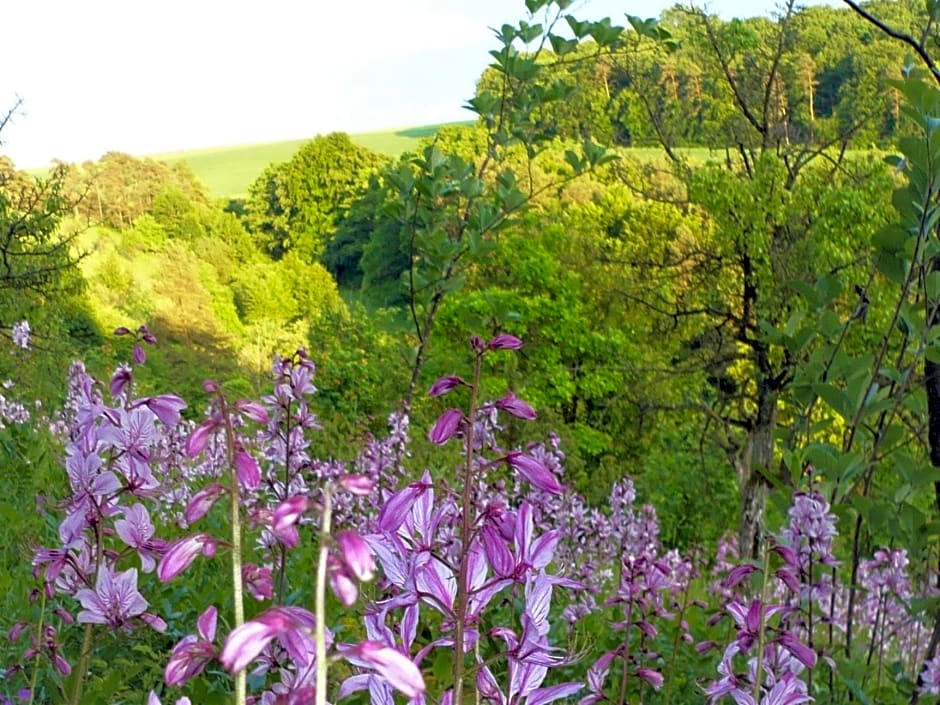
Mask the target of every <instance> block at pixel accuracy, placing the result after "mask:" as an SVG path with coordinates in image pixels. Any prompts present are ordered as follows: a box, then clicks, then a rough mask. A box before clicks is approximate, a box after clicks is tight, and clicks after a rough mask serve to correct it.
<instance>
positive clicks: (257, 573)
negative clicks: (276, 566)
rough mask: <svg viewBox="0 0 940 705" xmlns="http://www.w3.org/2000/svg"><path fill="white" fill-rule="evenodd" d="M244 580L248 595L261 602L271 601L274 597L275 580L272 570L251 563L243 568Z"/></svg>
mask: <svg viewBox="0 0 940 705" xmlns="http://www.w3.org/2000/svg"><path fill="white" fill-rule="evenodd" d="M242 578H243V579H244V581H245V587H246V588H247V589H248V593H249V594H250V595H251V596H252V597H253V598H255V599H256V600H258V601H259V602H261V601H262V600H270V599H272V598H273V597H274V580H273V579H272V577H271V569H270V568H265V567H263V566H258V565H254V564H253V563H250V564H248V565H244V566H242Z"/></svg>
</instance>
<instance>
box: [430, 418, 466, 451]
mask: <svg viewBox="0 0 940 705" xmlns="http://www.w3.org/2000/svg"><path fill="white" fill-rule="evenodd" d="M463 420H464V416H463V412H462V411H461V410H460V409H448V410H447V411H445V412H444V413H443V414H441V417H440V418H439V419H438V420H437V423H436V424H434V428H432V429H431V432H430V433H429V434H428V440H430V441H431V443H433V444H435V445H439V446H442V445H444V444H445V443H447V441H449V440H450V439H451V438H453V436H454V434H456V433H457V431H458V429H459V428H460V424H461V423H462V422H463Z"/></svg>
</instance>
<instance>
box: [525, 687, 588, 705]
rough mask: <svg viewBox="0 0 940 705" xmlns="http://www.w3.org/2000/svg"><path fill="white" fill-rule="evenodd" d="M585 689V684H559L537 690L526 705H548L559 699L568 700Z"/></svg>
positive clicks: (530, 694) (532, 693)
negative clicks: (570, 696)
mask: <svg viewBox="0 0 940 705" xmlns="http://www.w3.org/2000/svg"><path fill="white" fill-rule="evenodd" d="M583 689H584V683H575V682H571V683H559V684H558V685H553V686H549V687H548V688H536V689H535V690H533V691H532V692H531V693H529V697H528V698H526V701H525V702H526V705H547V704H548V703H550V702H554V701H555V700H558V699H559V698H567V697H568V696H569V695H574V694H575V693H577V692H578V691H580V690H583Z"/></svg>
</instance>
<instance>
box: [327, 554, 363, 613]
mask: <svg viewBox="0 0 940 705" xmlns="http://www.w3.org/2000/svg"><path fill="white" fill-rule="evenodd" d="M326 569H327V578H328V580H329V583H330V589H331V590H332V591H333V594H334V595H336V598H337V599H338V600H339V601H340V602H341V603H342V604H343V606H344V607H352V605H353V604H355V602H356V599H357V598H358V597H359V587H358V586H357V585H356V576H355V575H353V572H352V569H351V568H350V567H349V566H348V565H346V563H344V562H343V561H342V560H340V559H339V558H337V557H336V556H334V555H332V554H331V555H330V556H329V557H328V558H327V564H326Z"/></svg>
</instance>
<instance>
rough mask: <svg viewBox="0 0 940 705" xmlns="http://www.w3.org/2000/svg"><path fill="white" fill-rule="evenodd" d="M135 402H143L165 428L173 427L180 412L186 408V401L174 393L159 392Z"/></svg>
mask: <svg viewBox="0 0 940 705" xmlns="http://www.w3.org/2000/svg"><path fill="white" fill-rule="evenodd" d="M135 404H144V405H145V406H146V407H147V408H148V409H150V410H151V411H152V412H153V413H154V415H155V416H156V417H157V418H158V419H160V421H161V422H162V423H163V425H164V426H166V427H167V428H173V427H174V426H176V425H177V424H178V423H179V422H180V412H181V411H182V410H183V409H185V408H186V402H185V401H183V400H182V399H180V398H179V397H178V396H176V395H175V394H160V395H159V396H155V397H149V398H147V399H141V400H140V401H138V402H135Z"/></svg>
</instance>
